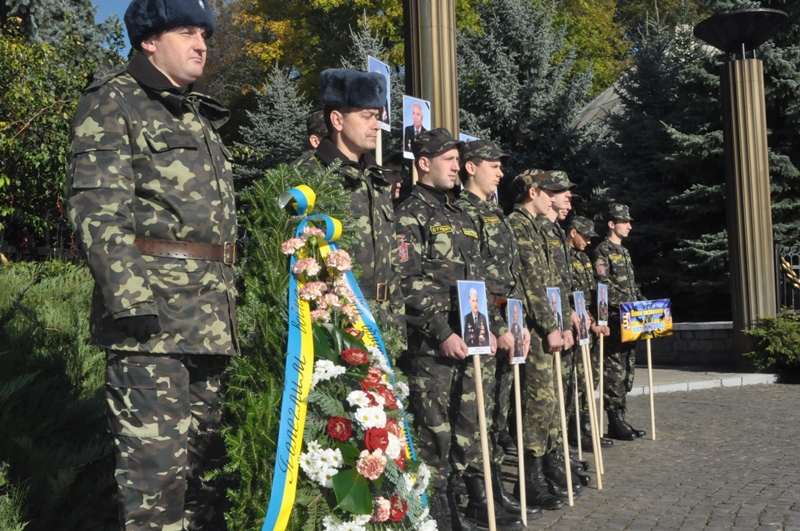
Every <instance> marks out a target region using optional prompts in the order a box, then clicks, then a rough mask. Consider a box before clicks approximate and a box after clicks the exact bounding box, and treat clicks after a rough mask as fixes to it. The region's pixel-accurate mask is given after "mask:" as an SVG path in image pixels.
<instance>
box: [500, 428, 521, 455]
mask: <svg viewBox="0 0 800 531" xmlns="http://www.w3.org/2000/svg"><path fill="white" fill-rule="evenodd" d="M497 444H499V445H500V447H501V448H502V449H503V451H504V452H505V453H506V454H509V453H512V452H515V451H516V449H517V443H516V441H514V438H513V437H512V436H511V434H510V433H508V430H503V431H501V432H500V433H499V434H498V436H497Z"/></svg>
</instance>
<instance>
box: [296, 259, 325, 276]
mask: <svg viewBox="0 0 800 531" xmlns="http://www.w3.org/2000/svg"><path fill="white" fill-rule="evenodd" d="M321 270H322V268H321V267H320V265H319V262H317V260H316V258H303V259H302V260H298V261H297V262H295V263H294V265H293V266H292V273H294V274H295V275H302V274H306V275H308V276H310V277H313V276H316V275H318V274H319V272H320V271H321Z"/></svg>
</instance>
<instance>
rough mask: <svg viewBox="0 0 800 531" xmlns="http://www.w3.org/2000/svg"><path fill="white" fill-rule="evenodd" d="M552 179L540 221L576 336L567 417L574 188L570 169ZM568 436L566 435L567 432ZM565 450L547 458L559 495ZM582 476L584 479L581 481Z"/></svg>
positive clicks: (565, 362) (564, 366)
mask: <svg viewBox="0 0 800 531" xmlns="http://www.w3.org/2000/svg"><path fill="white" fill-rule="evenodd" d="M546 174H547V176H548V178H547V179H541V180H540V181H539V186H540V187H541V188H542V189H544V191H545V192H546V193H547V194H548V195H549V196H550V198H551V199H552V203H551V206H550V209H549V210H548V211H547V213H545V214H544V215H543V216H540V217H539V219H538V221H539V222H540V223H541V226H542V229H543V230H544V234H545V236H546V238H547V252H548V253H549V255H550V257H551V259H552V263H553V265H554V267H555V275H554V279H555V281H556V284H554V285H551V286H549V287H557V288H559V291H560V292H561V300H562V307H563V309H564V312H563V313H564V328H565V329H567V330H569V329H571V330H570V332H571V333H572V334H573V337H575V341H574V346H570V347H565V348H564V350H563V351H562V352H561V378H562V385H563V388H564V406H565V410H566V415H567V418H569V417H570V415H571V413H572V411H573V410H574V409H575V405H574V404H575V384H574V382H575V377H574V376H575V360H576V355H575V354H576V352H577V353H578V355H580V350H579V349H580V347H579V346H578V339H577V338H578V337H579V331H580V320H579V317H578V313H577V312H576V311H574V310H575V308H574V304H575V301H574V300H573V297H572V293H573V292H574V291H575V281H574V279H573V278H572V266H571V264H570V263H569V258H568V251H567V237H566V234H565V233H564V230H563V229H562V228H561V226H560V225H559V224H558V221H559V220H560V219H563V218H565V217H566V214H567V213H568V212H569V210H570V209H571V208H572V203H571V199H572V192H571V191H570V188H572V187H574V186H575V184H573V183H572V182H571V181H570V180H569V177H568V176H567V174H566V172H563V171H559V170H552V171H548V172H546ZM564 435H565V436H566V434H564ZM563 458H564V456H563V453H562V452H561V450H560V449H556V450H553V451H552V452H549V453H548V454H546V455H545V457H544V470H545V475H546V476H547V479H548V480H550V485H551V487H550V488H551V491H553V492H554V493H556V494H559V495H564V494H566V487H567V479H566V467H565V466H564V462H563ZM579 468H580V469H582V468H583V466H581V467H577V466H575V467H573V472H574V473H575V474H577V473H578V471H579ZM581 476H582V477H581V478H576V481H574V482H573V486H574V487H575V489H576V491H579V490H581V489H582V488H583V485H584V484H587V483H588V481H589V476H586V475H584V474H581ZM578 479H580V480H578Z"/></svg>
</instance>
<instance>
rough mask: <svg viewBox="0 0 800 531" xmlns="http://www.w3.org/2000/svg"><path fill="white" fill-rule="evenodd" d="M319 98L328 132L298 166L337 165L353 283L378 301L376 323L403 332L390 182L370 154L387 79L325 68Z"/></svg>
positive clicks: (384, 98)
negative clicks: (346, 209) (351, 235)
mask: <svg viewBox="0 0 800 531" xmlns="http://www.w3.org/2000/svg"><path fill="white" fill-rule="evenodd" d="M320 101H322V104H323V105H324V106H325V109H324V111H323V112H324V117H325V124H326V126H327V128H328V131H329V135H328V136H327V137H325V138H323V139H322V140H321V141H320V144H319V146H318V147H317V151H316V153H315V154H314V156H313V157H312V158H310V159H308V160H305V161H300V163H299V166H298V167H301V168H303V169H306V170H308V171H315V170H316V169H317V168H318V167H319V165H322V166H329V165H330V164H333V163H334V162H338V163H339V164H340V166H339V167H338V169H337V170H336V171H337V174H338V176H339V177H340V179H341V184H342V186H343V187H344V188H345V189H346V190H349V191H351V192H352V196H351V201H350V213H351V215H352V216H353V218H354V219H355V220H356V223H357V231H358V241H357V242H356V243H355V245H354V246H353V249H352V254H353V257H354V259H355V260H356V262H358V264H359V265H360V266H361V272H362V273H361V277H360V278H359V280H358V285H359V287H360V288H361V292H362V293H363V294H364V297H366V298H367V299H369V300H373V301H375V302H376V303H377V305H378V308H377V313H378V315H377V316H376V319H377V320H378V322H379V323H382V324H384V325H393V326H395V327H398V328H399V329H400V330H401V331H403V332H404V331H405V316H404V303H403V294H402V292H401V290H400V266H399V264H398V263H397V251H398V247H397V238H396V236H395V229H394V207H393V205H392V198H393V195H392V183H391V182H390V181H389V180H387V179H386V178H385V177H384V176H383V168H381V167H380V166H378V165H377V162H376V160H375V157H374V155H373V154H372V151H373V150H374V149H375V145H376V142H377V137H378V134H380V125H378V112H379V110H380V109H381V108H382V107H383V105H384V103H385V102H386V81H385V79H384V77H383V76H382V75H381V74H378V73H375V72H357V71H355V70H345V69H328V70H325V71H323V72H322V74H321V76H320Z"/></svg>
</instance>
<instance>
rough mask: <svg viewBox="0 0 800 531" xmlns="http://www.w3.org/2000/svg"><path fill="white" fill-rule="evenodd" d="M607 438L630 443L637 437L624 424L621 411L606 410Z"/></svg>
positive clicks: (627, 425)
mask: <svg viewBox="0 0 800 531" xmlns="http://www.w3.org/2000/svg"><path fill="white" fill-rule="evenodd" d="M607 413H608V436H609V437H610V438H612V439H617V440H620V441H632V440H634V439H635V438H636V437H638V436H639V435H638V434H637V433H636V432H635V431H634V430H633V428H631V426H630V424H628V423H627V422H625V418H624V417H623V416H622V409H621V408H620V409H610V410H608V412H607Z"/></svg>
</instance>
